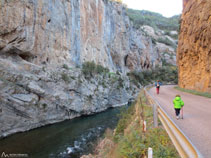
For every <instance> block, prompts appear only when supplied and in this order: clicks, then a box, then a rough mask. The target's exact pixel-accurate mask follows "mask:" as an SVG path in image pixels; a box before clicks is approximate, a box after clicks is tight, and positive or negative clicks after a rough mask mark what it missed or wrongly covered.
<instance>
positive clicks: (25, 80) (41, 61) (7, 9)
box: [0, 0, 175, 137]
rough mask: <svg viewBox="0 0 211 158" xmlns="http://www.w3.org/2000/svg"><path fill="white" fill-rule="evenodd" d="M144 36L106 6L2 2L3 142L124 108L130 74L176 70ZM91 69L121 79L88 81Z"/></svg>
mask: <svg viewBox="0 0 211 158" xmlns="http://www.w3.org/2000/svg"><path fill="white" fill-rule="evenodd" d="M142 29H145V31H144V32H143V31H141V30H140V29H139V30H138V29H134V28H133V25H132V24H131V22H130V20H129V18H128V16H127V15H126V8H125V7H124V6H123V5H122V4H120V3H116V2H111V1H109V0H43V1H40V0H11V1H10V0H9V1H6V0H0V127H1V129H0V137H5V136H7V135H9V134H12V133H16V132H20V131H26V130H29V129H33V128H36V127H40V126H43V125H46V124H50V123H55V122H59V121H63V120H65V119H72V118H74V117H78V116H81V115H89V114H94V113H96V112H101V111H104V110H106V109H107V108H109V107H115V106H121V105H123V104H127V102H128V100H129V99H130V98H134V97H136V95H137V94H138V91H139V85H134V84H132V83H131V82H130V80H129V78H128V77H127V76H126V75H125V74H126V73H127V72H129V71H133V70H146V69H150V68H152V67H155V66H156V65H162V61H161V54H160V53H164V55H165V58H167V59H168V60H170V61H171V62H173V63H175V59H174V57H172V56H170V55H172V54H173V55H174V54H175V53H174V49H173V48H172V47H169V46H167V45H165V44H163V43H155V42H154V43H153V41H152V38H151V36H153V37H154V38H159V36H158V34H161V33H159V32H157V33H155V32H154V30H153V29H152V28H151V27H148V26H145V27H143V28H142ZM146 32H148V33H150V36H149V35H148V36H146ZM165 38H169V37H165ZM173 42H174V41H173ZM166 52H169V54H168V53H166ZM86 61H94V62H95V63H97V64H100V65H103V66H104V67H107V68H109V70H110V71H111V72H117V71H118V72H119V73H116V74H115V75H114V74H109V73H107V74H101V75H93V76H91V77H88V78H87V76H85V75H84V73H83V72H82V70H81V67H82V63H84V62H86Z"/></svg>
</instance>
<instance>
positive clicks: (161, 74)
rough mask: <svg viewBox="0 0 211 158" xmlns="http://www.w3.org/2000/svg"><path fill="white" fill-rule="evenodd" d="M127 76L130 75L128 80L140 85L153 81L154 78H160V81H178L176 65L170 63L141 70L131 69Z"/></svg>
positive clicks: (175, 82)
mask: <svg viewBox="0 0 211 158" xmlns="http://www.w3.org/2000/svg"><path fill="white" fill-rule="evenodd" d="M128 76H129V77H130V81H131V82H133V83H134V84H135V85H137V84H138V83H140V84H141V85H143V86H145V85H148V84H150V83H153V82H154V81H156V80H160V81H161V82H168V83H169V82H170V83H174V84H177V83H178V72H177V67H176V66H172V65H168V66H164V67H158V68H155V69H152V70H146V71H142V72H137V71H132V72H130V73H128Z"/></svg>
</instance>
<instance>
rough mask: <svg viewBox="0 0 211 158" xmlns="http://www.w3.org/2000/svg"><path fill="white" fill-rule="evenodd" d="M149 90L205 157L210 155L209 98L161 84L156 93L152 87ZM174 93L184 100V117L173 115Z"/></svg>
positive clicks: (210, 116) (210, 104)
mask: <svg viewBox="0 0 211 158" xmlns="http://www.w3.org/2000/svg"><path fill="white" fill-rule="evenodd" d="M149 92H150V93H151V94H152V95H153V96H154V97H155V99H156V100H157V101H158V102H159V103H160V105H161V106H162V107H163V108H164V110H165V111H166V112H167V113H168V114H169V116H170V117H171V118H172V119H173V120H174V122H175V123H176V124H177V125H178V126H179V128H180V129H181V130H182V131H183V132H184V133H185V134H186V135H187V137H188V138H189V139H190V140H191V141H192V143H193V144H194V145H195V146H196V148H197V149H198V150H199V151H200V152H201V153H202V155H203V156H204V157H205V158H210V157H211V99H210V98H205V97H201V96H196V95H193V94H189V93H185V92H181V91H178V90H176V89H174V86H162V87H161V88H160V94H159V95H157V94H156V93H155V92H156V89H155V88H154V87H153V88H151V89H150V90H149ZM176 94H180V95H181V99H182V100H183V101H184V103H185V105H184V109H183V110H184V119H179V120H177V119H176V117H175V112H174V106H173V99H174V97H175V95H176Z"/></svg>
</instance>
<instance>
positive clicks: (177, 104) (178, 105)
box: [173, 94, 184, 120]
mask: <svg viewBox="0 0 211 158" xmlns="http://www.w3.org/2000/svg"><path fill="white" fill-rule="evenodd" d="M173 103H174V109H175V113H176V118H177V120H178V119H179V118H180V110H181V108H182V107H183V106H184V102H183V101H182V99H181V97H180V95H178V94H177V95H176V97H175V98H174V100H173Z"/></svg>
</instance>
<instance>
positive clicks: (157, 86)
mask: <svg viewBox="0 0 211 158" xmlns="http://www.w3.org/2000/svg"><path fill="white" fill-rule="evenodd" d="M160 86H161V82H160V81H159V80H157V82H155V87H156V92H157V94H159V90H160Z"/></svg>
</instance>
